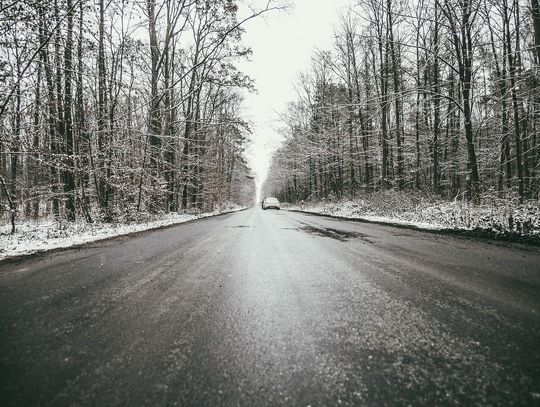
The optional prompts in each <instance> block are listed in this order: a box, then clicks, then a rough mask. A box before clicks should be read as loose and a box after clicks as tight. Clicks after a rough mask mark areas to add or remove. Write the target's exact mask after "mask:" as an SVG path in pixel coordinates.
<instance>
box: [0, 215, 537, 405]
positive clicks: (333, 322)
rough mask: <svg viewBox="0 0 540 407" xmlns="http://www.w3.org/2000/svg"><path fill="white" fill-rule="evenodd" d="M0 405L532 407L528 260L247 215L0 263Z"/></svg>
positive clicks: (528, 249)
mask: <svg viewBox="0 0 540 407" xmlns="http://www.w3.org/2000/svg"><path fill="white" fill-rule="evenodd" d="M0 305H1V306H0V404H1V405H2V406H26V405H43V406H68V405H73V406H94V405H96V406H138V405H141V406H142V405H148V406H174V405H178V406H278V405H279V406H282V405H283V406H289V405H290V406H308V405H309V406H334V405H345V406H346V405H349V406H357V405H367V406H371V405H372V406H384V405H388V406H406V405H414V406H420V405H426V406H433V405H475V406H479V405H480V406H481V405H485V406H493V405H499V406H512V405H520V406H533V405H540V251H539V249H538V247H533V246H525V245H516V244H501V243H495V242H488V241H478V240H473V239H468V238H463V237H452V236H445V235H438V234H432V233H427V232H419V231H413V230H407V229H403V228H396V227H388V226H381V225H374V224H368V223H360V222H353V221H343V220H337V219H331V218H325V217H321V216H314V215H308V214H302V213H295V212H287V211H283V210H282V211H269V210H268V211H262V210H260V209H257V208H253V209H250V210H246V211H242V212H237V213H233V214H229V215H224V216H217V217H213V218H207V219H202V220H198V221H195V222H191V223H187V224H181V225H179V226H175V227H171V228H167V229H161V230H156V231H150V232H146V233H143V234H138V235H135V236H130V237H121V238H117V239H113V240H107V241H103V242H98V243H93V244H90V245H87V246H86V247H83V248H80V249H71V250H64V251H56V252H52V253H49V254H46V253H45V254H40V255H37V256H33V257H29V258H25V259H20V260H16V261H9V262H3V263H0Z"/></svg>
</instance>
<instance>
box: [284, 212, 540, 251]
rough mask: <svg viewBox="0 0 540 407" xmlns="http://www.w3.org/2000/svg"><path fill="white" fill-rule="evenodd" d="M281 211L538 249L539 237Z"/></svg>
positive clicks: (485, 230)
mask: <svg viewBox="0 0 540 407" xmlns="http://www.w3.org/2000/svg"><path fill="white" fill-rule="evenodd" d="M282 209H284V210H286V211H289V212H298V213H303V214H306V215H312V216H323V217H326V218H332V219H339V220H346V221H351V222H360V223H371V224H375V225H381V226H391V227H395V228H399V229H408V230H415V231H418V232H425V233H432V234H438V235H444V236H454V237H464V238H475V239H481V240H483V241H487V242H497V243H514V244H520V245H526V246H528V247H531V246H532V247H540V237H539V238H533V237H529V236H523V235H520V234H517V233H514V234H509V233H505V234H499V233H495V232H493V231H490V230H487V229H457V228H456V229H452V228H442V229H429V228H423V227H420V226H416V225H413V224H406V223H394V222H385V221H380V220H372V219H366V218H348V217H345V216H339V215H331V214H326V213H317V212H309V211H303V210H300V209H287V208H282Z"/></svg>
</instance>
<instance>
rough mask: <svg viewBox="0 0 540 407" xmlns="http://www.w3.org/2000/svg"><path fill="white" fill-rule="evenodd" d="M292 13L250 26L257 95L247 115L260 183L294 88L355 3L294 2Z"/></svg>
mask: <svg viewBox="0 0 540 407" xmlns="http://www.w3.org/2000/svg"><path fill="white" fill-rule="evenodd" d="M291 3H293V6H292V8H291V9H289V10H287V11H278V12H272V13H270V14H269V15H268V16H267V17H266V18H257V19H255V20H251V21H249V22H248V23H246V25H245V27H244V28H245V29H246V32H245V34H244V44H245V45H248V46H250V47H251V48H252V50H253V55H252V57H251V58H250V61H249V62H246V63H242V64H241V69H242V71H243V72H245V73H246V74H248V75H250V76H251V77H252V78H253V79H254V80H255V84H256V87H257V93H254V94H249V95H247V96H246V100H245V103H244V112H243V113H244V116H245V117H246V118H247V119H249V120H251V121H252V122H253V123H254V135H253V144H252V145H251V146H250V149H249V151H248V154H247V158H248V161H249V163H250V165H251V168H252V169H253V171H254V173H255V175H256V178H257V181H258V182H259V183H260V182H262V181H263V180H264V178H265V176H266V172H267V169H268V164H269V160H270V157H271V153H272V150H273V148H275V146H276V144H277V143H278V141H279V134H278V129H279V127H280V125H281V124H280V122H279V115H278V114H279V113H282V112H284V111H285V110H286V107H287V103H288V102H292V101H294V100H295V98H296V93H295V90H294V84H295V82H296V81H297V79H298V77H299V75H300V73H301V72H303V71H306V70H307V69H308V67H309V64H310V61H311V56H312V54H313V51H314V50H315V49H327V48H330V47H331V44H332V42H333V33H334V29H335V28H336V26H337V25H338V19H339V14H340V12H342V11H343V10H344V8H345V6H346V5H347V4H349V3H350V0H291Z"/></svg>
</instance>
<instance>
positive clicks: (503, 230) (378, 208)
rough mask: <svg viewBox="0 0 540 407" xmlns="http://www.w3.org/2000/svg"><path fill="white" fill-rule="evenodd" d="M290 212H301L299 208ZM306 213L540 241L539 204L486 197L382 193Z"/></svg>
mask: <svg viewBox="0 0 540 407" xmlns="http://www.w3.org/2000/svg"><path fill="white" fill-rule="evenodd" d="M290 208H291V209H297V210H302V208H301V207H300V206H298V205H296V206H290ZM303 210H304V211H306V212H312V213H319V214H325V215H333V216H340V217H344V218H354V219H365V220H368V221H376V222H387V223H393V224H402V225H410V226H414V227H418V228H423V229H432V230H437V229H455V230H465V231H477V232H485V233H486V234H490V235H493V236H495V237H497V236H509V237H512V236H513V237H524V238H526V239H527V240H534V241H540V205H539V203H538V201H529V202H525V203H523V204H519V202H517V201H516V200H515V199H498V198H489V197H484V198H483V202H482V204H473V203H471V202H468V201H465V200H453V201H445V200H442V199H440V198H436V197H433V196H425V195H420V194H411V193H404V192H397V191H382V192H375V193H371V194H368V195H365V196H364V197H362V198H357V199H354V200H338V201H329V200H327V201H320V202H308V203H306V204H305V205H304V209H303Z"/></svg>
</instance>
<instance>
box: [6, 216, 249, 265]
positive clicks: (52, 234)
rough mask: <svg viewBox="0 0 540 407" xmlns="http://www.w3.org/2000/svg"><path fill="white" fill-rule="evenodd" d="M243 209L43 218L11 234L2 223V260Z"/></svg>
mask: <svg viewBox="0 0 540 407" xmlns="http://www.w3.org/2000/svg"><path fill="white" fill-rule="evenodd" d="M242 209H245V208H244V207H240V206H226V207H222V208H220V209H218V210H215V211H214V212H207V213H201V214H188V213H169V214H166V215H161V216H155V217H153V218H152V219H148V220H147V221H145V222H140V223H133V224H125V223H105V222H94V223H86V222H65V221H57V220H54V219H46V220H40V221H38V222H33V221H26V222H23V223H18V224H17V229H16V232H15V233H14V234H10V233H9V232H10V231H11V225H10V224H6V225H3V226H0V260H3V259H5V258H8V257H13V256H21V255H27V254H32V253H36V252H41V251H46V250H52V249H58V248H67V247H71V246H75V245H79V244H83V243H89V242H95V241H98V240H103V239H107V238H111V237H115V236H122V235H127V234H130V233H135V232H141V231H144V230H150V229H155V228H160V227H163V226H169V225H176V224H180V223H184V222H188V221H190V220H194V219H201V218H206V217H209V216H215V215H220V214H223V213H229V212H235V211H239V210H242Z"/></svg>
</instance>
